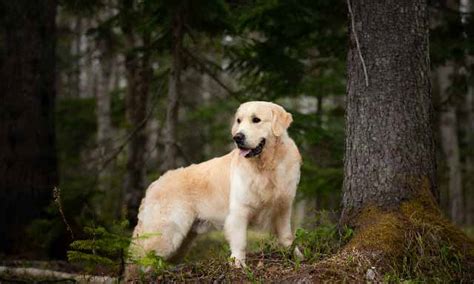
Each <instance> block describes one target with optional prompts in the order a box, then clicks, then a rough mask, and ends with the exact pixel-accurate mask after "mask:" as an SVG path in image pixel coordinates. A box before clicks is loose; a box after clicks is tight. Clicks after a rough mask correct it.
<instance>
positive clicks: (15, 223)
mask: <svg viewBox="0 0 474 284" xmlns="http://www.w3.org/2000/svg"><path fill="white" fill-rule="evenodd" d="M0 11H2V16H1V17H0V42H1V47H0V90H1V91H0V101H1V103H0V252H3V253H7V254H10V253H19V252H28V255H34V254H35V252H34V251H28V250H29V245H28V244H29V243H28V241H27V238H26V232H25V228H26V227H27V225H28V224H29V223H30V222H31V221H32V220H33V219H35V218H39V217H42V216H44V215H43V208H44V207H45V206H46V205H48V204H49V203H50V202H51V200H52V190H53V188H54V186H56V185H57V183H58V174H57V165H56V152H55V151H56V149H55V134H54V99H55V62H56V60H55V44H56V33H55V15H56V1H54V0H44V1H27V0H18V1H1V3H0Z"/></svg>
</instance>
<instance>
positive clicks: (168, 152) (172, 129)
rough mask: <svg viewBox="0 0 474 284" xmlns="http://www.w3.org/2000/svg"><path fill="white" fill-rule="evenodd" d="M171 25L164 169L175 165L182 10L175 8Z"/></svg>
mask: <svg viewBox="0 0 474 284" xmlns="http://www.w3.org/2000/svg"><path fill="white" fill-rule="evenodd" d="M172 17H173V20H172V23H171V25H172V27H171V37H172V39H171V67H170V71H169V72H170V73H169V80H168V104H167V107H166V120H165V130H164V144H165V149H164V152H163V165H162V170H163V171H166V170H169V169H172V168H175V167H176V152H177V147H176V146H177V145H176V143H177V141H176V126H177V123H178V111H179V101H180V99H181V88H182V87H181V73H182V69H183V37H184V24H185V23H184V20H185V19H183V18H184V10H183V8H181V7H178V8H176V10H175V11H174V14H173V16H172Z"/></svg>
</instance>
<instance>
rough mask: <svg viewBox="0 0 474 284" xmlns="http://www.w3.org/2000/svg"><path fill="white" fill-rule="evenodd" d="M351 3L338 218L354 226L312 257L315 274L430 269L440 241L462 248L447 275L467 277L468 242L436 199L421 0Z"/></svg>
mask: <svg viewBox="0 0 474 284" xmlns="http://www.w3.org/2000/svg"><path fill="white" fill-rule="evenodd" d="M350 2H352V3H350ZM348 4H349V6H348V7H349V15H350V21H351V22H350V26H349V31H350V48H349V53H348V59H347V60H348V67H347V70H348V71H347V74H348V86H347V110H346V153H345V164H344V173H345V177H344V188H343V191H344V192H343V200H342V205H343V210H342V215H341V219H340V223H341V225H345V226H350V227H352V228H353V229H354V235H353V237H352V239H351V240H350V241H349V242H348V243H347V244H346V245H345V246H344V247H343V248H342V249H341V251H340V252H339V253H338V254H336V255H335V256H333V257H331V258H329V259H327V260H324V261H323V262H322V263H320V264H318V265H316V266H315V268H314V270H313V271H314V276H313V280H320V279H324V280H326V281H328V279H332V278H336V279H338V280H344V281H347V280H349V279H351V280H349V282H353V281H354V279H357V281H367V280H369V281H374V282H380V281H383V280H384V278H383V277H384V274H385V273H387V272H394V271H395V272H396V273H399V274H401V273H405V272H406V271H407V270H409V271H410V272H409V273H408V274H410V273H411V271H413V270H410V269H416V273H419V272H420V271H422V272H424V273H426V275H428V274H429V273H431V274H430V275H433V273H435V272H433V271H436V269H438V268H439V267H441V266H443V265H445V262H443V261H444V260H443V259H444V258H443V255H442V254H441V253H440V252H441V251H442V250H443V248H444V247H445V246H446V245H448V246H450V247H452V248H453V250H454V251H455V253H456V255H459V256H460V259H459V262H456V263H459V264H460V271H461V272H460V273H459V274H456V275H453V277H458V278H455V279H454V280H453V281H460V280H466V279H472V277H474V275H473V274H472V272H471V271H472V268H473V267H472V264H473V262H472V261H473V260H474V243H473V241H472V240H470V239H469V238H468V237H467V236H466V235H464V234H463V233H462V232H461V231H460V230H459V229H457V228H456V227H454V226H453V225H452V224H450V223H449V222H448V221H447V220H446V219H444V218H443V217H442V215H441V214H440V211H439V209H438V208H437V200H436V198H435V196H437V189H436V182H435V174H436V171H435V170H436V167H435V147H434V139H433V133H432V115H433V107H432V102H431V92H430V83H429V76H428V75H429V66H430V64H429V55H428V14H427V12H428V11H427V9H428V7H427V3H426V1H424V0H399V1H388V0H383V1H380V0H360V1H350V0H349V1H348ZM365 69H366V70H365ZM414 244H417V245H414ZM404 269H405V270H404ZM334 270H336V271H340V273H338V274H337V275H334ZM438 271H439V270H438ZM440 273H441V272H440ZM442 273H446V272H445V271H442ZM468 281H469V280H468ZM468 281H467V282H468Z"/></svg>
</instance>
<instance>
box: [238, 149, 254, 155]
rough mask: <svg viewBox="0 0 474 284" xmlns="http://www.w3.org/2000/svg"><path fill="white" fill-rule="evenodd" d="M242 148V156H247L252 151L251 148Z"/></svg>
mask: <svg viewBox="0 0 474 284" xmlns="http://www.w3.org/2000/svg"><path fill="white" fill-rule="evenodd" d="M239 150H240V156H243V157H245V156H247V154H248V153H250V151H252V150H251V149H239Z"/></svg>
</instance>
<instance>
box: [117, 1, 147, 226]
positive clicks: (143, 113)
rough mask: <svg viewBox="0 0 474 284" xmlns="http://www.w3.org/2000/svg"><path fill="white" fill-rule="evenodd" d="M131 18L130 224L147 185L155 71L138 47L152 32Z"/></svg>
mask: <svg viewBox="0 0 474 284" xmlns="http://www.w3.org/2000/svg"><path fill="white" fill-rule="evenodd" d="M122 8H123V9H124V10H123V11H124V13H126V12H127V11H131V9H133V8H134V7H133V2H132V1H129V0H124V1H123V7H122ZM124 17H125V18H126V19H127V21H126V22H125V23H124V25H123V26H122V30H123V32H124V34H125V37H126V42H127V54H126V56H125V69H126V77H127V84H128V85H127V94H126V98H125V100H126V117H127V121H128V123H129V125H130V128H131V135H132V138H131V140H130V142H129V144H128V159H127V165H126V168H127V175H126V177H125V204H126V205H127V216H126V217H127V219H128V220H129V221H130V224H131V225H132V226H134V225H135V224H136V216H137V213H138V207H139V206H140V201H141V199H142V197H143V193H144V192H145V189H146V166H145V160H146V146H147V140H148V131H147V126H148V118H147V114H148V112H149V111H150V110H149V91H150V90H149V89H150V82H151V79H152V75H153V70H152V68H151V66H150V54H149V50H144V51H143V53H142V54H140V56H139V55H138V54H137V52H136V50H134V49H136V48H137V47H138V46H140V44H142V45H143V46H145V47H146V46H148V44H149V42H150V35H149V34H148V33H146V32H145V33H144V34H138V33H137V31H136V30H134V29H133V24H132V23H131V22H129V20H130V17H131V15H126V16H124Z"/></svg>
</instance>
